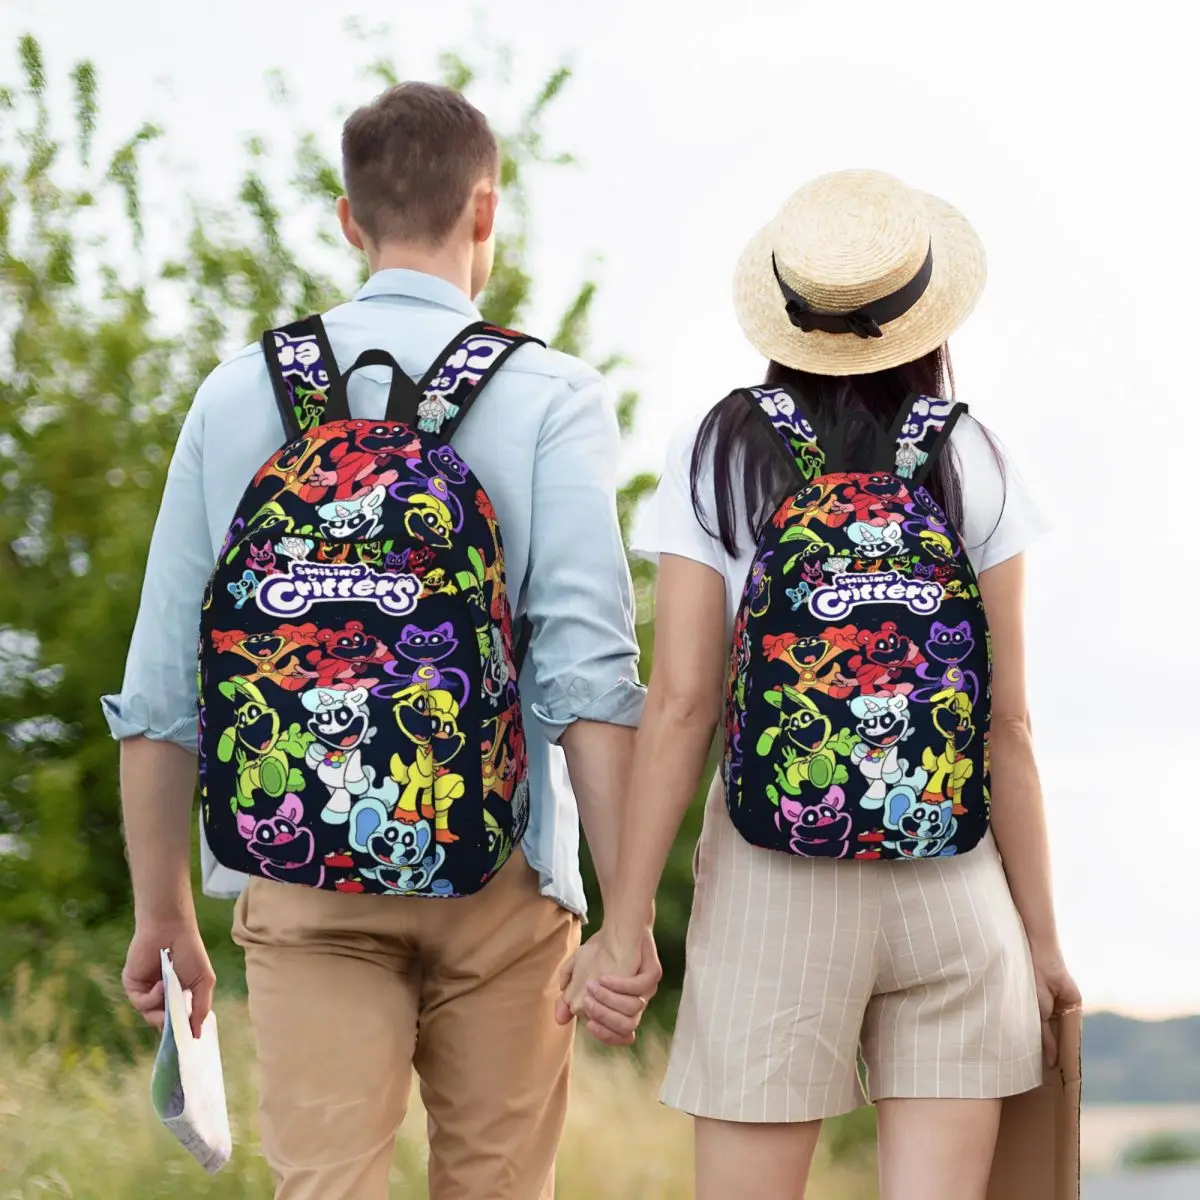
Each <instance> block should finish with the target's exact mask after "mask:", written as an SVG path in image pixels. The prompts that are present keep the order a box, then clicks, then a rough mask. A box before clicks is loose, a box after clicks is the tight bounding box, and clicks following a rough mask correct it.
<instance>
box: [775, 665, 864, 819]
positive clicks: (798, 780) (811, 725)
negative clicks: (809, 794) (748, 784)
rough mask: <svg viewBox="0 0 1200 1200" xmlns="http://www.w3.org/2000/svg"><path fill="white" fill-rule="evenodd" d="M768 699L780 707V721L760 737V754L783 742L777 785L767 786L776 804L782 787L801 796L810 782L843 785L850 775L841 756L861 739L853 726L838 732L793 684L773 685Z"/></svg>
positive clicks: (815, 785) (815, 784) (825, 785)
mask: <svg viewBox="0 0 1200 1200" xmlns="http://www.w3.org/2000/svg"><path fill="white" fill-rule="evenodd" d="M765 699H766V701H767V703H768V704H770V705H771V706H772V707H773V708H777V709H779V718H778V723H777V724H775V725H771V726H768V727H767V728H766V729H764V730H763V732H762V734H761V735H760V736H759V739H758V745H757V746H756V748H755V749H756V753H757V754H758V756H759V757H760V758H767V757H769V756H771V754H772V752H773V751H774V749H775V747H776V744H777V743H782V749H781V752H780V755H779V760H778V761H777V762H775V763H774V764H773V766H774V771H775V781H776V784H777V785H778V788H777V787H776V786H775V785H768V786H767V795H768V796H769V797H770V799H771V802H772V803H773V804H778V803H779V793H780V790H782V792H783V793H784V794H786V795H789V796H797V795H799V794H800V792H801V790H802V789H803V788H804V786H805V785H806V784H812V785H813V786H814V787H817V788H820V789H822V790H824V789H826V788H828V787H830V786H831V785H832V784H839V785H840V784H843V783H845V782H846V780H847V779H849V777H850V773H849V771H847V770H846V767H845V766H844V765H843V764H842V763H840V762H838V761H837V756H838V755H841V756H843V757H845V756H846V755H848V754H850V753H851V752H852V750H853V749H854V747H855V744H856V743H857V740H858V739H857V738H856V737H855V736H854V734H852V733H851V732H850V730H849V729H841V730H839V731H838V732H837V734H836V735H835V734H834V732H833V725H832V723H831V722H830V720H829V718H828V717H827V716H825V714H824V713H822V712H821V710H820V709H819V708H818V707H817V706H816V704H814V703H813V701H812V700H811V699H809V697H808V696H805V695H803V694H802V693H801V692H799V691H797V690H796V689H795V688H793V687H788V686H787V685H784V686H783V687H776V688H771V689H769V690H768V691H767V692H766V693H765Z"/></svg>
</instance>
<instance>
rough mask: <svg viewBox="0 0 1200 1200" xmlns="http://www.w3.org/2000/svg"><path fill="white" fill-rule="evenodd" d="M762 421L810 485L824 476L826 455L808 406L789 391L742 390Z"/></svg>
mask: <svg viewBox="0 0 1200 1200" xmlns="http://www.w3.org/2000/svg"><path fill="white" fill-rule="evenodd" d="M738 394H739V395H742V396H744V397H745V398H746V400H747V401H748V402H749V404H750V407H751V409H752V410H753V411H754V412H756V413H757V414H758V416H759V419H760V420H762V421H765V422H766V424H767V425H768V426H769V427H770V428H771V429H772V430H773V431H774V432H775V434H776V435H777V436H778V438H779V445H780V449H781V450H783V452H784V453H785V454H786V456H787V458H788V459H789V460H790V461H791V462H793V463H795V464H796V467H797V469H798V470H799V472H800V475H801V477H802V478H803V479H804V481H805V482H806V483H807V482H809V481H810V480H813V479H816V478H817V476H818V475H822V474H824V473H825V469H826V468H825V451H824V449H822V447H821V445H820V443H819V442H818V440H817V430H816V422H815V421H814V420H813V415H812V413H811V412H810V411H809V409H808V406H807V405H806V404H805V403H804V401H803V400H802V399H801V398H800V397H799V396H798V395H797V394H796V392H795V390H794V389H792V388H790V387H751V388H739V389H738Z"/></svg>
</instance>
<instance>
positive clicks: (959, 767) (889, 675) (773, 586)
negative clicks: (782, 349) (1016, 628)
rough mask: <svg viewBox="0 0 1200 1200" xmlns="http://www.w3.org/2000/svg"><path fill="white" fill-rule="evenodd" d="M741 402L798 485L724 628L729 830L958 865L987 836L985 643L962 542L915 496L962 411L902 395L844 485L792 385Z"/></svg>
mask: <svg viewBox="0 0 1200 1200" xmlns="http://www.w3.org/2000/svg"><path fill="white" fill-rule="evenodd" d="M741 395H742V396H743V397H744V399H745V400H746V402H747V403H748V404H750V405H751V406H752V407H753V411H754V413H755V414H756V415H757V419H760V420H761V421H763V422H764V423H765V424H766V426H767V427H769V428H770V430H771V431H772V438H773V440H775V441H776V444H778V445H779V446H780V447H781V448H782V449H783V450H784V452H785V453H786V455H787V457H788V459H789V461H790V462H792V463H794V464H795V466H796V468H797V470H798V472H799V482H800V484H801V486H800V487H799V488H798V490H797V491H796V492H795V493H794V494H793V495H789V496H788V497H787V498H786V499H785V500H784V501H783V503H782V504H781V505H780V506H779V508H778V509H777V510H776V511H775V512H774V513H773V514H772V515H771V516H770V517H769V518H768V519H767V521H766V522H765V524H764V526H763V530H762V533H761V536H760V539H759V542H758V545H757V547H756V550H755V555H754V560H753V565H752V566H751V568H750V572H749V575H748V577H747V580H746V586H745V590H744V592H743V594H742V599H741V603H740V606H739V608H738V611H737V614H736V618H735V622H734V633H733V648H732V655H731V660H730V666H729V675H728V683H727V688H726V702H725V752H724V760H723V774H724V782H725V795H726V803H727V805H728V808H729V813H730V817H731V818H732V820H733V823H734V825H735V826H736V827H737V829H738V831H739V832H740V833H741V834H742V836H743V837H744V838H746V840H747V841H749V842H751V843H753V844H754V845H757V846H763V847H767V848H769V849H773V850H780V851H785V852H787V853H790V854H796V855H802V856H805V857H818V858H835V859H836V858H840V859H851V858H854V859H897V858H906V859H917V858H932V857H941V856H945V855H952V854H962V853H965V852H966V851H968V850H971V849H972V848H973V847H974V846H976V845H977V844H978V843H979V841H980V839H981V838H982V837H983V836H984V834H985V833H986V831H987V828H988V820H989V804H990V797H989V794H988V754H987V742H988V723H989V714H990V703H991V645H990V641H989V637H988V631H987V622H986V620H985V618H984V611H983V606H982V603H981V602H980V598H979V588H978V586H977V582H976V578H975V572H974V569H973V568H972V566H971V563H970V562H969V560H968V558H967V555H966V552H965V549H964V547H963V543H962V539H961V537H960V535H959V533H958V531H957V530H956V529H955V528H954V527H953V526H952V525H951V524H950V523H949V521H948V520H947V519H946V515H945V513H944V512H943V511H942V510H941V508H940V507H939V506H938V505H937V503H936V502H935V501H934V499H933V497H932V496H931V495H930V493H929V491H928V489H927V488H926V487H925V486H924V480H925V478H926V476H927V475H928V473H929V470H930V468H931V467H932V465H933V463H934V461H935V459H936V457H937V455H938V453H939V451H940V450H941V449H942V447H943V446H944V445H945V443H946V440H947V438H948V437H949V435H950V431H951V429H952V428H953V426H954V423H955V421H956V420H957V419H958V417H959V416H960V415H961V414H962V413H963V412H964V411H965V406H964V405H962V404H955V403H951V402H949V401H945V400H940V399H935V398H931V397H925V396H917V397H913V398H912V399H911V400H910V401H909V402H908V403H907V404H906V405H905V406H904V408H903V410H902V411H901V413H900V417H899V420H898V421H897V424H896V428H895V429H894V430H893V431H892V433H891V435H890V438H889V439H888V442H887V445H888V447H889V449H888V461H885V462H880V463H879V464H878V470H874V471H867V472H861V471H855V472H846V471H840V470H838V469H837V468H838V464H837V463H835V462H831V461H830V459H829V458H828V457H827V446H829V445H830V444H832V439H829V438H823V439H822V438H818V433H817V424H816V422H815V421H814V419H813V417H812V414H811V413H809V412H807V411H806V410H805V408H804V405H803V402H802V400H801V398H800V396H799V395H798V394H796V393H795V392H794V391H793V390H791V389H789V388H750V389H746V390H745V391H743V392H742V393H741ZM823 442H824V445H823Z"/></svg>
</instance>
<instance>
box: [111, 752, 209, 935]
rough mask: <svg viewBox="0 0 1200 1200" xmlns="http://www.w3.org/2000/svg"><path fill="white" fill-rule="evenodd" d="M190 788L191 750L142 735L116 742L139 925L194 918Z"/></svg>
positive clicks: (193, 780) (192, 782) (192, 781)
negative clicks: (119, 753)
mask: <svg viewBox="0 0 1200 1200" xmlns="http://www.w3.org/2000/svg"><path fill="white" fill-rule="evenodd" d="M195 788H196V756H195V755H194V754H191V753H189V752H188V751H187V750H184V749H183V748H182V747H180V746H177V745H175V744H174V743H172V742H160V741H152V740H150V739H149V738H144V737H138V738H129V739H128V740H127V741H123V742H122V743H121V808H122V812H123V814H124V822H125V844H126V847H127V850H128V855H129V872H130V875H131V876H132V878H133V907H134V918H135V920H136V921H137V922H138V923H139V924H147V923H153V924H157V925H161V924H174V923H179V922H186V921H190V920H194V918H195V905H194V902H193V900H192V884H191V871H190V865H191V840H192V797H193V794H194V793H195Z"/></svg>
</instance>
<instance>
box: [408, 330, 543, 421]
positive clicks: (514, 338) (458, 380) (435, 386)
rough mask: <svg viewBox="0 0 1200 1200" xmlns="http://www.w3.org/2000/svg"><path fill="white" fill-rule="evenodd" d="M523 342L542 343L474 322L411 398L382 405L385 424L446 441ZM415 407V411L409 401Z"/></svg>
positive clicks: (514, 332) (427, 372) (436, 363)
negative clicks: (407, 427) (399, 425)
mask: <svg viewBox="0 0 1200 1200" xmlns="http://www.w3.org/2000/svg"><path fill="white" fill-rule="evenodd" d="M527 342H537V344H538V345H539V346H544V345H545V342H542V341H539V340H538V339H537V338H535V337H530V336H529V335H528V334H526V333H518V332H517V331H516V330H513V329H501V328H500V327H499V326H498V325H489V324H488V323H487V322H486V321H478V322H476V323H475V324H474V325H468V326H467V328H466V329H464V330H463V331H462V332H461V333H460V334H458V336H457V337H455V339H454V340H453V341H452V342H451V343H450V344H449V345H448V346H447V347H446V348H445V350H443V351H442V353H441V354H439V355H438V357H437V358H435V359H434V360H433V365H432V366H431V367H430V368H429V370H428V371H426V372H425V378H424V379H422V380H421V382H420V383H419V384H417V386H416V389H415V390H414V392H413V394H412V396H411V397H407V396H406V397H401V398H399V399H397V401H396V402H395V403H393V402H390V401H389V403H388V410H387V419H388V420H389V421H401V422H403V423H404V424H405V425H408V426H409V427H410V428H413V429H416V430H418V431H420V432H421V433H433V434H437V435H438V436H439V437H440V438H441V439H442V441H444V442H448V441H449V440H450V439H451V437H453V436H454V431H455V430H456V429H457V428H458V427H459V425H461V424H462V421H463V418H464V417H465V416H466V415H467V413H468V411H469V410H470V408H471V405H472V404H474V403H475V399H476V397H477V396H478V395H479V393H480V392H481V391H483V389H484V387H485V386H486V385H487V382H488V380H490V379H491V378H492V376H493V375H495V373H496V372H497V371H498V370H499V369H500V368H501V366H503V365H504V362H505V361H506V360H507V358H508V356H509V355H510V354H512V353H513V352H514V351H516V350H519V349H520V348H521V347H522V346H523V345H525V344H526V343H527ZM414 401H415V402H416V407H415V409H414V408H413V402H414Z"/></svg>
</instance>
